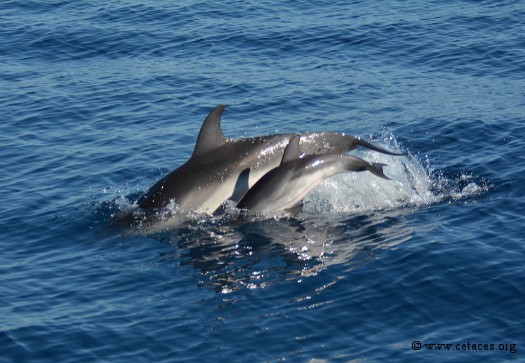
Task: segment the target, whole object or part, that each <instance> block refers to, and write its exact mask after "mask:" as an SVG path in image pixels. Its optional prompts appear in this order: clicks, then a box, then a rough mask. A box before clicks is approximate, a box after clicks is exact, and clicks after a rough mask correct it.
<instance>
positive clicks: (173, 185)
mask: <svg viewBox="0 0 525 363" xmlns="http://www.w3.org/2000/svg"><path fill="white" fill-rule="evenodd" d="M224 108H225V106H224V105H219V106H217V107H216V108H215V109H214V110H212V111H211V112H210V114H209V115H208V117H207V118H206V120H205V121H204V123H203V125H202V127H201V130H200V133H199V136H198V138H197V143H196V145H195V149H194V151H193V154H192V156H191V158H190V159H189V160H188V161H187V162H186V163H184V164H183V165H181V166H180V167H179V168H177V169H175V170H173V171H172V172H170V173H169V174H167V175H166V176H164V177H163V178H162V179H160V180H159V181H158V182H157V183H155V184H154V185H153V186H152V187H151V188H150V189H149V190H148V191H147V192H146V193H145V194H144V195H143V196H142V197H140V198H139V200H138V201H137V205H138V206H139V207H140V208H141V209H143V210H146V211H148V210H155V209H159V208H163V207H165V206H166V205H168V204H169V203H170V201H171V200H174V202H175V203H176V204H177V206H178V207H179V208H180V209H182V210H183V211H196V212H198V213H208V214H212V213H213V212H214V211H216V210H217V208H219V207H220V206H221V204H222V203H224V202H225V201H226V200H228V199H232V200H234V201H239V200H240V199H241V198H242V197H243V196H244V194H246V192H247V191H248V189H249V188H250V187H252V186H253V185H254V184H255V183H256V182H257V180H259V179H260V178H261V177H262V176H263V175H264V174H266V173H267V172H268V171H270V170H271V169H273V168H275V167H277V166H279V164H280V162H281V159H282V156H283V153H284V149H285V148H286V146H287V145H288V143H289V141H290V139H291V138H292V137H293V136H294V134H275V135H268V136H259V137H248V138H238V139H229V138H226V137H225V136H224V134H223V132H222V129H221V125H220V118H221V115H222V113H223V111H224ZM300 142H301V148H302V150H303V151H305V152H306V153H307V154H328V153H338V154H340V153H344V152H347V151H349V150H352V149H355V148H356V147H358V146H363V147H366V148H369V149H371V150H375V151H378V152H381V153H385V154H390V155H403V154H398V153H393V152H390V151H388V150H385V149H383V148H380V147H378V146H375V145H373V144H370V143H368V142H366V141H364V140H361V139H360V138H358V137H356V136H352V135H345V134H338V133H330V132H311V133H305V134H303V135H302V137H301V141H300Z"/></svg>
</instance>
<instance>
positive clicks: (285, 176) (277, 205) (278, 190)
mask: <svg viewBox="0 0 525 363" xmlns="http://www.w3.org/2000/svg"><path fill="white" fill-rule="evenodd" d="M299 138H300V137H299V135H297V136H294V137H293V138H292V139H291V140H290V143H289V144H288V146H287V147H286V150H285V151H284V155H283V158H282V161H281V164H280V165H279V166H278V167H277V168H275V169H272V170H270V171H269V172H268V173H266V174H265V175H263V177H262V178H260V179H259V180H258V181H257V183H255V185H254V186H253V187H251V188H250V190H248V192H247V193H246V195H245V196H244V197H243V198H242V199H241V201H240V202H239V204H238V205H237V208H240V209H248V210H250V211H252V212H264V213H269V212H281V211H286V210H293V209H294V208H295V207H296V206H298V205H301V203H302V200H303V198H304V197H306V195H308V193H310V192H311V191H312V190H313V189H314V188H315V187H316V186H318V185H319V184H321V182H322V181H323V180H325V179H327V178H329V177H331V176H334V175H336V174H340V173H344V172H348V171H366V170H368V171H370V172H371V173H372V174H374V175H376V176H379V177H381V178H384V179H390V178H388V177H387V176H386V175H385V174H383V166H385V164H379V163H369V162H368V161H365V160H363V159H361V158H358V157H356V156H350V155H342V154H326V155H306V156H304V157H302V158H301V157H300V154H301V151H300V147H299Z"/></svg>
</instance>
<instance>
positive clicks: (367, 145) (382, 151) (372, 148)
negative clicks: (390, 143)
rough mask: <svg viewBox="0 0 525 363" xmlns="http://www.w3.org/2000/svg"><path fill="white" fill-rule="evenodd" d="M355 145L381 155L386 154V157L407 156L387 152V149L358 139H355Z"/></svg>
mask: <svg viewBox="0 0 525 363" xmlns="http://www.w3.org/2000/svg"><path fill="white" fill-rule="evenodd" d="M355 143H356V144H357V145H359V146H363V147H366V148H367V149H370V150H374V151H377V152H380V153H383V154H387V155H395V156H402V155H406V154H407V153H396V152H393V151H388V150H387V149H383V148H382V147H379V146H376V145H374V144H372V143H370V142H368V141H365V140H362V139H361V138H359V137H356V138H355Z"/></svg>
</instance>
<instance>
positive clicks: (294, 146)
mask: <svg viewBox="0 0 525 363" xmlns="http://www.w3.org/2000/svg"><path fill="white" fill-rule="evenodd" d="M299 138H300V136H299V135H295V136H294V137H292V139H291V140H290V141H289V142H288V145H287V146H286V149H284V154H283V158H282V159H281V164H282V163H285V162H287V161H290V160H295V159H299V158H300V157H301V149H300V148H299Z"/></svg>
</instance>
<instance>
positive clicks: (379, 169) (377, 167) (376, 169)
mask: <svg viewBox="0 0 525 363" xmlns="http://www.w3.org/2000/svg"><path fill="white" fill-rule="evenodd" d="M384 166H387V165H386V164H381V163H369V165H368V167H367V170H368V171H369V172H371V173H372V174H374V175H375V176H378V177H380V178H383V179H386V180H391V179H390V178H389V177H387V176H386V175H385V174H384V173H383V167H384Z"/></svg>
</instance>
